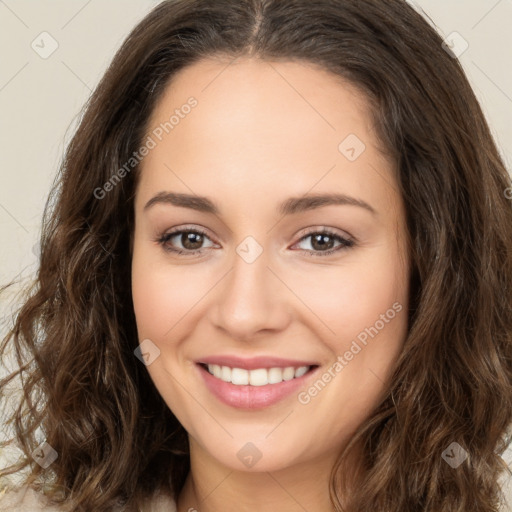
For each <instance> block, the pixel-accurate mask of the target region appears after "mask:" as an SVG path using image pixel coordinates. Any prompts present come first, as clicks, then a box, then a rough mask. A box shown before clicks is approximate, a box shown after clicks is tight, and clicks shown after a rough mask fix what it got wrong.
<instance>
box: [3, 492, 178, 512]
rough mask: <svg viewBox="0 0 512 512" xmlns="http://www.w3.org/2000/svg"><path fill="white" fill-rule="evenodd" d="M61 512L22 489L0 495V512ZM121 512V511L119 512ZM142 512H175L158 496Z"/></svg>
mask: <svg viewBox="0 0 512 512" xmlns="http://www.w3.org/2000/svg"><path fill="white" fill-rule="evenodd" d="M41 511H43V512H61V511H60V508H59V507H57V506H49V505H48V501H47V500H46V498H45V496H43V495H42V494H38V493H37V492H35V491H34V490H32V489H29V488H26V487H23V488H22V489H21V490H19V491H17V492H10V493H7V494H4V495H3V496H2V495H0V512H41ZM119 512H121V510H119ZM142 512H177V509H176V503H175V501H174V500H172V499H171V498H168V497H166V496H164V495H158V496H157V497H156V498H155V500H154V501H153V503H152V504H151V506H150V507H149V508H146V509H144V510H143V511H142Z"/></svg>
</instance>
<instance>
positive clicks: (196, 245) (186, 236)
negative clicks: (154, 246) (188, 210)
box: [158, 229, 213, 254]
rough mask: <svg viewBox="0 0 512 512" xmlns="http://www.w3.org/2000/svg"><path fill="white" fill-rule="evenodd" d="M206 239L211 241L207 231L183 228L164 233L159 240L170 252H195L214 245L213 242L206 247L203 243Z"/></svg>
mask: <svg viewBox="0 0 512 512" xmlns="http://www.w3.org/2000/svg"><path fill="white" fill-rule="evenodd" d="M206 240H209V241H210V242H211V240H210V238H209V237H208V236H207V235H206V233H203V232H202V231H200V230H198V229H181V230H176V231H172V232H170V233H165V234H163V235H162V236H161V237H160V238H159V239H158V242H159V243H160V244H161V245H162V247H163V248H164V250H166V251H169V252H175V253H178V254H195V253H199V252H202V251H203V249H206V248H209V247H212V246H213V243H211V245H209V246H207V247H205V246H204V245H203V244H204V242H205V241H206Z"/></svg>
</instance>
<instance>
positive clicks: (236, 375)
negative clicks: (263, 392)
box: [208, 364, 311, 386]
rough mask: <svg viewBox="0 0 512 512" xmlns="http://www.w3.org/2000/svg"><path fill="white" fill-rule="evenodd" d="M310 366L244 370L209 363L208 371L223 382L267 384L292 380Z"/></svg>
mask: <svg viewBox="0 0 512 512" xmlns="http://www.w3.org/2000/svg"><path fill="white" fill-rule="evenodd" d="M310 368H311V367H310V366H300V367H298V368H294V367H293V366H287V367H286V368H268V369H267V368H258V369H257V370H244V369H243V368H230V367H229V366H220V365H218V364H209V365H208V371H209V372H210V373H211V374H212V375H213V376H214V377H217V378H218V379H220V380H223V381H224V382H231V383H232V384H235V385H237V386H247V385H248V384H249V385H251V386H266V385H267V384H279V383H280V382H283V381H284V380H292V379H294V378H298V377H302V376H303V375H304V374H305V373H307V372H308V370H309V369H310Z"/></svg>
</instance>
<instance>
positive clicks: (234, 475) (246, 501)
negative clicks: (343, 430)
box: [177, 442, 337, 512]
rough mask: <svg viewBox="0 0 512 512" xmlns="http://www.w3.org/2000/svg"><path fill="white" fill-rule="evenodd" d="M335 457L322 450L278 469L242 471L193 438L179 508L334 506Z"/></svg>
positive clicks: (291, 510) (228, 510)
mask: <svg viewBox="0 0 512 512" xmlns="http://www.w3.org/2000/svg"><path fill="white" fill-rule="evenodd" d="M333 451H334V450H333ZM336 458H337V456H336V454H335V455H331V456H328V457H327V456H323V457H319V458H317V459H315V460H308V461H307V462H304V463H299V464H296V465H293V466H290V467H287V468H284V469H280V470H277V471H261V472H255V471H238V470H233V469H231V468H228V467H226V466H223V465H222V464H220V463H219V462H218V461H217V460H215V459H212V458H211V456H209V455H208V454H207V453H206V452H204V451H202V450H201V449H200V448H199V447H198V446H197V445H196V444H195V443H193V442H191V451H190V462H191V465H190V468H191V469H190V472H189V474H188V476H187V479H186V482H185V485H184V487H183V489H182V491H181V493H180V495H179V498H178V500H177V505H178V512H199V511H200V512H217V511H219V510H222V511H223V512H244V511H247V512H249V511H251V512H252V511H254V510H258V511H260V512H273V511H275V510H279V511H280V512H304V510H315V512H333V510H334V507H333V505H332V503H331V501H330V497H329V479H330V475H331V470H332V468H333V466H334V464H335V462H336Z"/></svg>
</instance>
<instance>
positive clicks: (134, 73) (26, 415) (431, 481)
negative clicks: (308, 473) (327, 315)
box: [0, 0, 512, 512]
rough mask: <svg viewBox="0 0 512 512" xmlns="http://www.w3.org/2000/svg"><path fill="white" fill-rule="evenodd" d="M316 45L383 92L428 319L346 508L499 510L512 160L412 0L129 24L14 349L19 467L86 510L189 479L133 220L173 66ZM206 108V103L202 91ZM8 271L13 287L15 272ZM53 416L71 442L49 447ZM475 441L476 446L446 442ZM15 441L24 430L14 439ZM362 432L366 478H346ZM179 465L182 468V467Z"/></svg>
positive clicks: (58, 196) (375, 92) (302, 5)
mask: <svg viewBox="0 0 512 512" xmlns="http://www.w3.org/2000/svg"><path fill="white" fill-rule="evenodd" d="M212 56H217V57H223V58H226V62H229V60H230V59H235V58H237V57H244V56H251V57H255V58H260V59H267V60H269V61H271V60H282V61H291V60H295V61H303V62H308V63H313V64H316V65H318V66H320V67H321V68H323V69H325V70H328V71H330V72H332V73H333V74H335V75H337V76H340V77H343V78H344V79H346V80H348V81H349V82H350V83H352V84H354V85H355V86H357V87H358V88H359V89H360V90H361V91H363V92H364V93H365V95H366V97H367V98H368V100H369V102H370V104H371V105H372V107H373V108H372V115H373V117H374V119H373V122H374V125H375V129H376V133H377V135H378V137H379V140H380V142H381V143H382V144H383V146H384V147H385V148H386V150H387V151H388V153H389V154H390V155H391V157H392V158H393V159H394V161H395V162H396V169H397V175H398V181H399V187H400V192H401V194H402V196H403V198H404V201H405V205H406V213H407V227H408V241H409V246H410V253H411V258H412V270H411V276H410V291H411V293H410V297H411V299H410V304H409V311H410V316H409V332H408V336H407V339H406V341H405V344H404V348H403V351H402V353H401V355H400V357H399V358H398V361H397V362H396V369H395V371H394V373H393V375H392V377H391V379H390V384H389V389H387V390H386V391H387V393H386V396H385V398H384V399H383V400H382V402H381V403H380V404H379V405H378V407H377V408H376V409H375V410H374V411H373V413H372V414H371V415H370V417H369V418H368V419H367V420H366V421H365V422H363V424H361V425H360V427H359V428H358V430H357V432H356V434H355V436H354V437H353V438H352V440H351V443H349V445H348V446H347V447H346V449H345V450H344V452H343V453H340V456H339V459H338V463H337V464H336V466H335V467H334V468H333V473H332V477H331V481H330V483H329V485H330V493H331V499H332V502H333V505H334V507H335V509H336V510H337V511H341V510H350V511H358V512H359V511H360V512H399V511H400V512H410V511H413V510H414V511H416V510H421V511H422V512H448V511H449V512H463V511H464V512H468V511H472V510H474V511H477V510H478V511H479V512H491V511H495V510H497V506H498V499H499V492H500V489H499V485H498V477H499V475H500V474H501V472H502V471H503V464H502V460H501V458H500V457H499V454H500V453H502V452H503V450H504V449H505V446H506V443H507V440H506V436H505V434H506V432H507V428H508V426H509V425H510V424H511V423H512V201H510V200H508V199H507V197H506V195H507V194H506V192H505V191H506V189H507V188H508V187H510V178H509V175H508V173H507V170H506V169H505V166H504V164H503V161H502V159H501V158H500V155H499V153H498V151H497V148H496V145H495V142H494V141H493V138H492V136H491V133H490V130H489V127H488V125H487V123H486V120H485V118H484V115H483V113H482V110H481V108H480V106H479V104H478V102H477V100H476V98H475V95H474V93H473V92H472V90H471V87H470V85H469V83H468V81H467V79H466V77H465V74H464V72H463V70H462V68H461V66H460V64H459V62H458V60H457V59H455V58H454V57H453V56H452V55H450V54H449V53H447V51H445V50H444V49H443V47H442V39H441V37H440V36H439V35H438V34H437V33H436V31H435V30H434V29H433V28H432V27H431V26H430V25H429V24H428V23H427V22H426V21H425V20H424V19H423V18H422V17H421V16H420V14H418V13H417V12H416V11H415V10H414V9H413V8H411V7H410V6H409V5H408V4H407V3H406V2H405V1H403V0H385V1H384V0H314V1H311V0H215V1H210V0H169V1H164V2H162V3H161V4H159V5H158V6H157V7H156V8H155V9H154V10H153V11H152V12H151V13H150V14H149V15H148V16H146V17H145V18H144V19H143V20H142V22H141V23H140V24H139V25H137V26H136V27H135V29H134V30H133V31H132V32H131V34H130V35H129V36H128V38H127V39H126V41H125V42H124V44H123V45H122V47H121V48H120V50H119V51H118V53H117V54H116V56H115V58H114V60H113V62H112V64H111V65H110V67H109V68H108V70H107V72H106V73H105V75H104V77H103V79H102V80H101V82H100V84H99V85H98V87H97V88H96V90H95V91H94V93H93V95H92V97H91V98H90V100H89V102H88V104H87V105H86V108H85V111H84V113H83V117H82V119H81V122H80V125H79V127H78V129H77V131H76V134H75V136H74V137H73V139H72V141H71V143H70V144H69V147H68V148H67V151H66V154H65V158H64V160H63V162H62V166H61V169H60V174H59V180H58V186H57V187H56V188H55V189H54V190H53V191H52V194H51V195H50V197H49V199H48V202H47V204H46V208H45V212H44V218H43V229H42V235H41V242H40V246H41V255H40V266H39V269H38V272H37V276H36V282H35V283H34V286H33V288H32V289H31V290H30V296H29V298H28V299H27V300H26V301H25V303H24V305H23V307H22V308H21V309H20V311H19V313H18V314H17V315H16V316H15V318H14V325H13V328H12V330H11V331H10V332H9V333H8V335H7V336H6V337H5V338H4V340H3V343H2V347H1V353H2V354H4V355H5V353H6V352H7V347H12V349H13V350H14V354H15V355H16V356H17V360H18V363H19V365H20V369H19V370H17V371H15V372H14V373H12V374H11V375H9V376H8V377H6V378H5V379H4V380H2V381H1V382H0V384H1V385H2V388H4V386H5V385H6V384H8V383H9V382H10V381H11V380H12V379H14V378H15V377H19V378H21V379H22V389H23V397H22V398H21V399H20V401H19V403H17V406H16V408H15V409H14V410H13V412H12V414H11V415H10V422H11V424H13V425H14V428H15V440H16V441H17V444H18V446H19V448H20V449H21V450H22V451H23V453H24V458H23V459H22V460H21V461H20V462H18V463H17V464H13V465H12V466H9V467H8V468H5V469H4V470H2V471H0V476H6V475H11V474H13V473H15V472H18V471H21V470H22V469H26V468H29V469H30V473H29V477H27V478H28V479H27V483H30V484H31V485H33V486H34V487H36V488H38V487H37V486H38V482H41V480H43V481H44V482H45V487H44V488H45V492H46V493H47V495H48V496H52V497H53V498H54V499H55V500H56V501H58V500H59V499H60V500H63V499H67V500H68V501H69V502H71V501H72V502H73V503H74V507H75V508H73V510H77V511H78V510H80V511H92V510H94V511H104V510H109V509H111V507H112V506H113V505H114V504H115V503H116V502H119V503H124V506H125V510H127V511H131V510H137V507H139V506H142V505H143V504H144V503H145V500H147V499H148V498H149V497H150V496H151V495H152V493H153V492H154V491H156V490H157V489H163V490H167V491H169V492H170V493H173V494H174V495H175V496H177V495H178V493H179V491H180V490H181V488H182V485H183V483H184V480H185V478H186V475H187V472H188V471H189V452H188V442H187V435H186V432H185V430H184V429H183V427H182V426H181V425H180V423H179V422H178V420H177V419H176V418H175V416H174V415H173V413H172V412H171V411H170V410H169V408H168V407H167V406H166V404H165V403H164V401H163V399H162V398H161V396H160V395H159V393H158V391H157V390H156V388H155V386H154V385H153V383H152V381H151V379H150V377H149V374H148V372H147V370H146V368H145V367H144V365H142V364H141V363H140V361H139V360H138V359H137V358H136V357H135V356H134V353H133V351H134V349H135V348H136V347H137V345H138V340H137V335H136V333H137V330H136V323H135V317H134V311H133V303H132V299H131V280H130V265H131V236H132V234H133V226H134V208H133V199H134V195H135V190H136V184H137V174H138V169H137V167H135V168H134V169H133V170H132V171H131V172H127V173H126V176H124V177H123V179H122V180H120V181H119V183H117V184H116V186H115V187H113V188H112V190H110V191H109V192H108V197H106V198H104V199H98V198H97V195H98V194H97V193H96V194H95V190H97V189H98V188H101V187H103V186H104V184H105V183H107V182H108V181H109V180H110V179H111V178H112V176H114V175H115V174H116V173H117V172H118V170H119V169H120V168H122V167H123V165H125V164H126V162H127V161H129V159H130V158H131V157H132V156H133V153H134V152H136V151H137V150H138V148H140V145H141V142H142V137H143V134H144V133H145V130H146V128H147V122H148V119H149V116H150V114H151V112H152V109H153V108H154V106H155V103H156V101H157V100H158V99H159V98H160V97H161V95H162V92H163V91H164V89H165V88H166V86H167V85H168V84H169V81H170V80H171V79H172V77H173V76H174V74H175V73H176V72H178V71H179V70H182V69H184V68H185V67H186V66H189V65H190V64H192V63H194V62H196V61H198V60H199V59H201V58H205V57H212ZM199 108H200V107H199ZM5 288H6V287H4V289H5ZM39 427H40V428H41V429H42V431H43V432H44V435H45V439H46V441H47V442H48V444H49V445H50V446H51V447H53V448H54V449H55V450H56V452H57V453H58V458H57V459H56V460H55V461H54V462H53V463H52V464H51V465H50V466H49V467H48V468H47V469H43V468H42V467H41V466H39V465H38V464H36V463H35V462H34V459H33V458H32V456H31V453H32V452H33V450H34V449H35V448H36V447H37V445H38V442H37V441H36V437H35V433H36V430H37V429H38V428H39ZM454 442H456V443H458V445H460V447H462V448H463V449H464V450H465V451H466V452H467V454H468V455H469V456H468V458H467V459H466V460H465V461H464V462H463V463H462V464H461V465H460V466H459V467H457V468H456V469H455V468H453V467H451V465H449V464H447V463H446V461H445V460H444V458H443V456H442V455H443V453H444V452H445V450H446V449H447V448H448V447H450V445H452V443H454ZM4 444H5V443H4ZM357 444H359V445H360V446H363V458H362V460H361V471H362V472H361V475H362V478H361V481H360V482H359V484H358V485H357V486H355V487H353V488H349V489H346V487H350V486H349V485H348V483H347V481H346V480H345V479H344V475H346V474H347V472H349V473H350V472H351V471H353V468H347V467H346V461H347V460H349V459H348V454H349V453H350V451H351V450H352V449H353V448H354V447H355V446H356V445H357ZM169 476H170V478H169Z"/></svg>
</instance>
